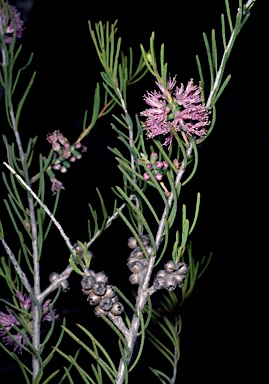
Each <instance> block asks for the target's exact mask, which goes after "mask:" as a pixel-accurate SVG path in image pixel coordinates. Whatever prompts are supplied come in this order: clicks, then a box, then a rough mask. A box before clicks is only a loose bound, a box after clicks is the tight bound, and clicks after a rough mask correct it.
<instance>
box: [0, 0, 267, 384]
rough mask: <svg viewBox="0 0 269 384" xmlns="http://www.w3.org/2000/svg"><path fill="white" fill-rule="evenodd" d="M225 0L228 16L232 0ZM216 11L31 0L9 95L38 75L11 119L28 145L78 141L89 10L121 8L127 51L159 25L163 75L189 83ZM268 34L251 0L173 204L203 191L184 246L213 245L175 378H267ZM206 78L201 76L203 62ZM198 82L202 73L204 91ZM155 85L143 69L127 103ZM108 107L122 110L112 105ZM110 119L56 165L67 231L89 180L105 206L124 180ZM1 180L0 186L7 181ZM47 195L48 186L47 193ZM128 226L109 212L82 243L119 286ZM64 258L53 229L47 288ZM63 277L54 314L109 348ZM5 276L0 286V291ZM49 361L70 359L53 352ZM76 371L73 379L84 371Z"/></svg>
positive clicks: (135, 106) (94, 75)
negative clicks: (60, 136)
mask: <svg viewBox="0 0 269 384" xmlns="http://www.w3.org/2000/svg"><path fill="white" fill-rule="evenodd" d="M21 3H23V2H21ZM230 3H231V11H232V15H233V17H234V15H235V13H236V9H237V1H230ZM224 11H225V2H224V1H218V2H214V1H210V0H204V1H201V0H200V1H199V0H189V1H188V2H185V1H177V2H163V1H162V2H160V1H155V2H147V3H146V2H140V1H138V2H133V3H131V2H129V3H127V2H126V3H122V2H118V1H116V2H114V3H112V2H109V3H108V2H96V3H93V2H89V1H85V0H77V1H76V2H74V3H70V5H66V2H64V1H57V2H56V1H43V0H36V2H35V3H34V6H33V8H32V10H31V12H30V13H29V17H28V19H27V21H26V28H25V32H24V36H23V39H22V44H23V51H22V53H21V55H20V58H19V64H20V65H23V64H24V63H25V62H26V61H27V60H28V57H29V54H30V53H31V52H34V59H33V62H32V64H31V67H30V69H27V70H26V72H25V73H24V75H23V79H22V80H21V83H20V86H19V88H18V90H17V95H16V96H15V102H16V100H19V97H20V96H21V93H20V90H23V86H25V85H26V83H27V81H29V78H30V75H31V73H32V71H33V70H35V71H36V72H37V75H36V79H35V82H34V85H33V87H32V90H31V92H30V94H29V96H28V98H27V101H26V104H25V107H24V109H23V112H22V116H21V122H20V127H19V129H20V132H21V135H22V138H23V142H24V144H25V143H26V142H27V139H28V138H29V136H31V137H33V136H35V135H38V143H37V153H38V151H42V153H43V154H46V153H48V151H49V144H48V143H47V142H46V135H47V134H48V133H49V132H52V131H54V130H55V129H58V130H60V131H61V132H63V133H64V135H65V136H67V137H68V139H69V141H70V142H74V141H75V140H76V139H77V137H78V135H79V132H80V130H81V128H82V122H83V116H84V112H85V110H86V109H89V115H90V114H91V103H92V98H93V92H94V88H95V84H96V82H97V81H100V76H99V72H100V70H101V66H100V64H99V62H98V59H97V55H96V53H95V50H94V47H93V44H92V41H91V39H90V35H89V31H88V24H87V21H88V20H91V22H92V23H94V22H98V21H99V20H102V21H107V20H108V21H110V22H113V21H114V20H115V19H118V20H119V21H118V29H119V32H118V34H119V36H122V39H123V47H124V49H125V51H127V49H128V47H129V46H132V47H133V48H134V51H135V52H136V53H137V54H139V44H140V43H142V44H143V45H144V46H145V47H147V46H148V44H149V37H150V34H151V32H152V31H155V33H156V47H158V46H159V45H160V44H161V43H162V42H164V43H165V57H166V60H167V62H168V63H169V66H168V70H169V73H171V75H172V76H173V75H175V74H177V79H178V82H179V83H180V82H183V83H185V84H186V82H187V81H188V80H189V79H190V78H194V80H195V82H196V83H197V82H198V80H199V78H198V72H197V69H196V62H195V55H196V54H199V56H200V59H201V61H202V64H203V68H204V72H205V73H206V71H207V66H208V64H207V59H206V55H205V49H204V44H203V39H202V32H206V33H207V34H208V36H209V35H210V33H211V29H212V28H215V29H216V34H217V39H218V40H217V41H219V44H218V47H219V59H220V58H221V52H222V43H221V36H220V14H221V13H222V12H224ZM268 41H269V29H268V23H267V20H266V15H265V9H264V3H262V1H261V0H258V1H257V4H255V5H254V7H253V9H252V11H251V16H250V18H249V20H248V21H247V23H246V25H245V26H244V28H243V30H242V32H241V33H240V35H239V37H238V39H237V41H236V44H235V47H234V50H233V52H232V54H231V57H230V59H229V62H228V65H227V68H226V74H228V73H231V74H232V79H231V81H230V83H229V85H228V87H227V88H226V90H225V91H224V93H223V95H222V97H221V98H220V100H219V102H218V103H217V123H216V126H215V129H214V131H213V133H212V134H211V135H210V137H209V138H208V140H206V141H205V143H204V144H203V145H202V146H201V147H200V148H199V167H198V172H197V173H196V175H195V177H194V178H193V179H192V181H191V182H190V183H189V184H188V186H187V187H186V189H185V190H184V192H183V196H182V200H181V203H183V202H184V203H186V204H187V208H188V207H189V208H188V209H189V211H188V212H190V215H191V214H192V213H193V209H194V205H195V198H196V193H197V191H199V192H201V195H202V200H201V211H200V216H199V221H198V224H197V227H196V229H195V232H194V234H193V236H192V240H193V249H194V256H195V257H196V258H197V259H201V258H202V256H203V255H208V254H209V253H210V252H211V251H213V259H212V262H211V263H210V265H209V268H208V270H207V271H206V273H205V274H204V275H203V277H202V278H201V279H200V280H198V282H197V285H196V287H195V289H194V292H193V293H192V295H191V297H190V298H189V299H188V300H187V301H186V302H185V304H184V306H183V307H182V321H183V328H182V337H181V359H180V363H179V368H178V370H179V372H178V380H177V382H178V383H181V384H190V383H196V382H206V383H230V384H233V383H236V384H265V383H268V382H269V374H268V370H267V357H268V356H267V351H266V349H267V345H268V330H267V324H268V320H269V319H268V314H267V312H268V311H267V307H268V287H267V281H268V277H267V267H268V261H267V260H268V251H267V241H268V240H267V239H268V223H267V217H268V206H269V204H268V199H267V196H268V182H267V178H268V164H269V155H268V149H269V132H268V75H267V68H268V51H269V43H268ZM205 77H206V79H207V75H206V74H205ZM208 87H209V85H208V82H207V87H206V92H208ZM153 89H155V85H154V79H153V77H151V76H150V75H148V76H147V77H146V79H145V80H144V82H141V83H138V84H137V85H134V86H133V87H131V88H130V89H129V106H128V107H129V111H130V113H131V114H135V113H139V112H140V111H142V110H143V109H145V105H144V102H143V99H142V96H143V94H144V93H145V91H146V90H153ZM16 97H17V99H16ZM2 104H3V102H2ZM114 113H115V114H116V113H121V111H120V110H114ZM4 121H5V120H4V108H3V105H2V106H1V133H4V134H6V135H7V137H8V139H9V142H11V141H12V140H13V136H12V135H13V134H12V132H11V130H10V129H8V127H7V124H6V123H5V122H4ZM112 121H113V120H112V117H111V116H109V117H108V118H103V119H101V120H100V121H98V122H97V125H96V127H95V128H94V130H93V131H92V133H91V134H90V135H89V136H88V137H87V138H86V139H85V141H84V145H86V146H87V147H88V151H87V153H86V154H84V155H83V158H82V159H81V160H80V161H79V162H77V163H75V164H74V165H73V166H72V167H71V169H70V170H69V171H68V173H66V174H65V175H60V176H59V177H58V178H59V179H60V180H61V181H62V182H63V183H64V185H65V191H63V193H62V197H61V202H60V205H59V209H58V212H57V219H58V220H59V221H60V222H61V223H62V225H63V226H64V229H65V231H66V233H67V234H68V236H69V237H70V240H71V241H72V242H75V241H76V240H77V239H79V240H81V241H86V240H87V218H88V217H89V211H88V208H87V202H91V203H92V202H93V204H95V205H96V206H98V205H97V204H98V200H97V198H96V192H95V186H98V188H100V190H101V192H102V193H103V194H104V197H105V198H106V201H107V205H108V212H111V211H112V207H113V197H112V192H110V187H111V186H114V185H117V184H118V183H120V182H121V181H120V175H119V173H118V171H117V169H116V162H115V160H114V158H113V155H112V154H111V153H110V152H109V151H108V150H107V146H108V145H109V146H111V147H114V146H116V145H120V144H119V142H118V141H117V139H116V134H115V132H113V131H112V129H111V127H110V123H111V122H112ZM0 147H1V151H0V156H1V162H2V161H4V160H5V149H4V145H3V144H0ZM2 170H4V166H2ZM5 172H6V171H5ZM48 185H49V182H48ZM0 191H1V195H3V196H5V188H4V187H2V188H1V190H0ZM52 201H53V198H52V196H51V193H50V190H49V187H48V189H47V192H46V203H47V204H48V206H51V203H52ZM0 209H1V220H2V222H3V225H4V228H5V233H6V234H7V235H6V236H7V239H8V240H9V242H10V244H11V245H12V244H14V247H15V249H16V241H17V240H16V237H14V234H13V233H12V227H11V224H10V223H9V221H8V218H6V219H5V220H4V219H3V216H5V208H4V205H3V203H2V202H1V205H0ZM179 222H180V216H179ZM9 226H10V227H9ZM6 228H7V229H6ZM9 228H10V231H9ZM129 235H130V234H129V232H128V231H127V229H126V228H124V226H123V224H122V223H121V222H120V220H117V221H116V222H115V223H114V224H113V226H112V227H111V228H110V229H109V230H108V231H106V232H105V233H104V234H103V235H102V237H101V238H100V239H99V240H97V241H96V242H95V243H94V245H93V247H92V251H93V253H94V254H95V256H96V257H95V259H94V264H93V266H92V267H93V268H94V269H95V270H104V271H105V272H106V273H107V274H108V275H109V278H110V282H111V283H113V284H116V285H118V286H119V287H120V288H121V289H122V290H123V291H124V292H125V293H126V294H127V292H128V289H129V282H128V271H127V268H126V266H125V264H126V258H127V257H128V253H129V251H128V248H127V246H126V243H127V239H128V236H129ZM171 238H172V236H171ZM1 255H3V251H2V252H1ZM67 258H68V250H67V249H66V248H65V246H64V243H63V241H62V239H61V237H60V236H59V235H58V234H57V231H56V230H55V229H52V232H51V236H50V238H49V240H48V242H47V243H45V245H44V253H43V264H42V271H43V279H42V288H45V287H46V284H47V281H48V280H47V276H48V274H49V273H50V272H51V271H57V272H61V271H62V270H63V269H64V268H65V266H66V264H67ZM169 258H170V256H169V255H168V256H167V259H169ZM69 282H70V285H71V290H70V291H69V292H68V293H65V294H63V295H62V296H61V298H60V300H59V302H58V303H57V308H58V312H59V314H60V315H61V317H63V316H66V318H67V323H68V326H69V327H70V328H71V329H73V330H75V329H76V326H75V324H76V323H82V324H84V325H85V326H89V324H90V326H89V328H90V329H91V330H92V329H95V332H96V333H97V336H98V337H99V336H100V337H101V338H102V337H104V338H105V340H106V343H107V348H110V347H111V346H112V347H113V343H114V342H111V345H110V341H109V340H110V339H111V335H110V332H109V331H107V330H106V326H104V325H103V324H102V321H101V320H99V319H96V318H95V317H94V316H93V315H92V313H91V312H92V308H91V307H89V306H88V305H87V303H86V300H85V297H83V296H82V294H81V292H80V287H79V277H78V276H73V275H72V276H71V277H70V279H69ZM2 283H3V281H2V282H1V291H2V292H3V295H2V294H1V296H2V297H3V296H4V297H5V298H7V297H6V296H5V295H6V294H7V293H6V291H5V288H4V287H2V286H3V284H2ZM130 297H131V296H130ZM112 340H113V338H112ZM64 348H67V349H68V348H69V349H71V350H69V352H68V353H71V354H74V353H75V346H73V345H72V346H71V343H70V339H69V337H68V336H65V341H64V342H63V349H64ZM151 355H152V356H153V358H154V361H153V362H150V364H151V365H152V366H153V367H158V368H160V366H161V364H162V362H163V359H162V358H160V357H157V356H156V355H155V354H154V352H153V348H152V347H150V346H146V349H145V353H144V355H143V357H142V360H144V361H146V359H150V356H151ZM87 358H88V357H85V360H84V364H86V365H87V364H89V363H87V360H86V359H87ZM25 359H27V357H25ZM157 359H159V360H157ZM59 364H60V366H62V365H64V364H65V365H67V364H66V362H64V361H63V360H61V359H59ZM0 365H1V370H0V378H1V382H3V383H7V382H8V380H10V378H11V377H17V375H18V377H19V375H20V373H19V371H18V370H17V369H15V366H14V365H13V362H12V361H9V359H8V358H7V357H6V356H5V355H4V354H2V353H1V361H0ZM56 367H57V364H55V369H56ZM141 369H142V368H141ZM141 369H139V368H138V373H137V374H136V376H135V380H137V379H139V380H141V381H142V382H144V381H146V380H151V381H152V382H154V381H153V380H154V379H153V377H152V376H150V375H148V374H145V373H144V371H142V370H141ZM79 380H80V379H78V381H76V383H80V382H81V381H79ZM55 382H57V380H56V381H55Z"/></svg>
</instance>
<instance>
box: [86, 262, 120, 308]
mask: <svg viewBox="0 0 269 384" xmlns="http://www.w3.org/2000/svg"><path fill="white" fill-rule="evenodd" d="M81 287H82V291H83V292H84V293H85V294H86V295H87V296H88V298H87V300H88V302H89V304H90V305H96V307H95V310H94V313H95V314H96V316H107V315H108V313H109V312H110V313H111V314H112V315H114V316H119V315H121V313H122V312H123V310H124V307H123V304H122V303H120V302H119V298H118V296H117V295H116V292H115V290H114V288H113V286H112V285H108V277H107V275H106V274H105V273H104V272H97V273H95V272H94V271H92V270H90V269H88V270H86V272H85V275H84V276H83V278H82V280H81Z"/></svg>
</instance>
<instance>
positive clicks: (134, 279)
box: [129, 273, 139, 284]
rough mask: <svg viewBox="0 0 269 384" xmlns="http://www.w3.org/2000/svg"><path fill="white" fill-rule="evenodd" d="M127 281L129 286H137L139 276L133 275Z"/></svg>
mask: <svg viewBox="0 0 269 384" xmlns="http://www.w3.org/2000/svg"><path fill="white" fill-rule="evenodd" d="M129 281H130V283H131V284H139V274H137V273H133V274H132V275H131V276H130V277H129Z"/></svg>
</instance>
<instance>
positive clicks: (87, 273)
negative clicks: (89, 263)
mask: <svg viewBox="0 0 269 384" xmlns="http://www.w3.org/2000/svg"><path fill="white" fill-rule="evenodd" d="M84 275H85V276H94V277H95V275H96V273H95V272H94V271H93V270H92V269H87V268H86V269H85V270H84Z"/></svg>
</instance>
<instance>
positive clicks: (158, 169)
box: [137, 152, 169, 181]
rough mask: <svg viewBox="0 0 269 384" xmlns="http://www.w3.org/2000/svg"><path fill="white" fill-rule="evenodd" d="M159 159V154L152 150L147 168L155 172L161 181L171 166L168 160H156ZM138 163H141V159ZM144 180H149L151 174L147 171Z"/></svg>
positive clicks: (157, 178)
mask: <svg viewBox="0 0 269 384" xmlns="http://www.w3.org/2000/svg"><path fill="white" fill-rule="evenodd" d="M157 159H158V154H157V153H156V152H152V154H151V155H150V161H148V162H147V164H146V165H147V168H148V169H149V170H150V171H151V172H152V173H153V175H154V176H155V179H156V180H157V181H161V180H162V178H163V176H164V175H165V174H166V171H167V169H168V167H169V164H168V163H167V161H156V160H157ZM137 163H138V164H140V163H141V160H137ZM143 178H144V180H146V181H148V180H149V179H150V176H149V174H148V173H147V172H145V173H144V174H143Z"/></svg>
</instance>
